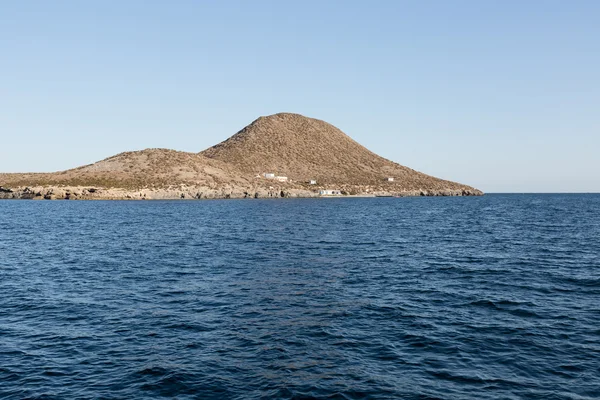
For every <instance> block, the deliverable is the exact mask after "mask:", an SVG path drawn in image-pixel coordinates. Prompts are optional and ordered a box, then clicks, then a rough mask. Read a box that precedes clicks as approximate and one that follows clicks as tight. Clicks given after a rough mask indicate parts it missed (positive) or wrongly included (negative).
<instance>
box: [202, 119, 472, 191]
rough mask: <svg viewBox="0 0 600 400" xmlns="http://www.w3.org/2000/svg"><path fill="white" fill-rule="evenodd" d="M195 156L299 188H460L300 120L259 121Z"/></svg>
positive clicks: (323, 124)
mask: <svg viewBox="0 0 600 400" xmlns="http://www.w3.org/2000/svg"><path fill="white" fill-rule="evenodd" d="M200 154H202V155H204V156H206V157H208V158H211V159H215V160H219V161H222V162H224V163H226V164H229V165H232V166H234V167H236V168H237V169H239V170H240V171H242V172H244V173H246V174H261V173H265V172H272V173H275V174H277V175H283V176H287V177H289V178H290V179H292V180H295V181H302V182H304V181H310V180H316V181H317V182H320V183H323V184H334V185H335V184H342V185H380V184H381V183H382V181H384V180H386V179H387V178H393V179H394V181H393V182H394V184H393V186H394V187H401V188H402V189H404V190H417V189H430V190H431V189H434V190H443V189H462V188H465V185H461V184H457V183H455V182H450V181H444V180H441V179H438V178H434V177H432V176H429V175H426V174H423V173H420V172H417V171H415V170H412V169H410V168H407V167H405V166H402V165H400V164H397V163H395V162H392V161H390V160H387V159H385V158H383V157H380V156H378V155H377V154H375V153H373V152H371V151H370V150H368V149H367V148H365V147H364V146H362V145H360V144H359V143H357V142H356V141H354V140H353V139H352V138H350V136H348V135H346V134H345V133H344V132H342V131H341V130H339V129H338V128H336V127H335V126H333V125H331V124H329V123H327V122H325V121H321V120H318V119H314V118H307V117H305V116H303V115H300V114H292V113H279V114H274V115H270V116H266V117H260V118H258V119H257V120H255V121H254V122H252V123H251V124H250V125H248V126H246V127H245V128H243V129H242V130H241V131H239V132H238V133H236V134H235V135H233V136H232V137H230V138H229V139H227V140H225V141H224V142H221V143H219V144H217V145H216V146H213V147H211V148H209V149H207V150H204V151H203V152H201V153H200ZM470 189H472V188H470Z"/></svg>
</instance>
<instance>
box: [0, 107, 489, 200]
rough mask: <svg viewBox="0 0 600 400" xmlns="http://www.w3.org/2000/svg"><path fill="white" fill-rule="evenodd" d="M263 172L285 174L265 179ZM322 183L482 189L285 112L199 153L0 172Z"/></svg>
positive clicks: (96, 193)
mask: <svg viewBox="0 0 600 400" xmlns="http://www.w3.org/2000/svg"><path fill="white" fill-rule="evenodd" d="M265 173H273V174H275V175H277V176H285V177H287V178H288V181H287V182H278V181H276V180H273V179H267V178H265V177H264V176H263V174H265ZM387 178H393V181H388V180H387ZM311 180H315V181H316V184H312V185H311V184H309V182H310V181H311ZM322 189H330V190H339V191H341V192H342V193H343V194H352V195H377V194H379V195H399V196H413V195H450V196H454V195H480V194H482V193H481V192H480V191H478V190H477V189H474V188H472V187H470V186H466V185H462V184H459V183H455V182H451V181H446V180H441V179H438V178H435V177H432V176H429V175H426V174H423V173H420V172H417V171H414V170H412V169H410V168H408V167H405V166H402V165H400V164H397V163H394V162H392V161H389V160H387V159H385V158H383V157H380V156H378V155H377V154H374V153H372V152H371V151H369V150H368V149H366V148H365V147H363V146H361V145H360V144H358V143H357V142H355V141H354V140H352V139H351V138H350V137H349V136H347V135H346V134H344V133H343V132H342V131H340V130H339V129H337V128H336V127H334V126H333V125H330V124H328V123H326V122H324V121H321V120H317V119H312V118H307V117H304V116H302V115H298V114H290V113H280V114H275V115H271V116H268V117H260V118H258V119H257V120H255V121H254V122H252V123H251V124H250V125H248V126H247V127H245V128H244V129H242V130H241V131H239V132H238V133H237V134H235V135H233V136H232V137H230V138H229V139H227V140H226V141H224V142H222V143H219V144H217V145H216V146H213V147H211V148H209V149H207V150H204V151H203V152H201V153H187V152H180V151H174V150H167V149H146V150H142V151H134V152H126V153H120V154H117V155H115V156H113V157H109V158H107V159H105V160H102V161H99V162H97V163H94V164H91V165H86V166H82V167H79V168H74V169H70V170H66V171H61V172H55V173H29V174H0V198H47V199H53V198H69V199H94V198H98V199H100V198H125V199H129V198H130V199H150V198H152V199H156V198H178V199H179V198H243V197H253V198H258V197H313V196H317V195H318V193H319V190H322Z"/></svg>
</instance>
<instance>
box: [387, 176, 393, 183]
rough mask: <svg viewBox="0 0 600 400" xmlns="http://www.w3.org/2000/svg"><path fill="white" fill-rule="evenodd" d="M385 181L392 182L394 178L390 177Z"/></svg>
mask: <svg viewBox="0 0 600 400" xmlns="http://www.w3.org/2000/svg"><path fill="white" fill-rule="evenodd" d="M386 180H387V181H388V182H394V178H392V177H388V178H386Z"/></svg>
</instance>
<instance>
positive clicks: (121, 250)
mask: <svg viewBox="0 0 600 400" xmlns="http://www.w3.org/2000/svg"><path fill="white" fill-rule="evenodd" d="M160 397H176V398H178V399H207V398H219V399H221V398H222V399H257V398H296V399H300V398H330V399H354V398H356V399H360V398H374V399H379V398H382V399H383V398H401V399H402V398H404V399H520V398H530V399H598V398H600V196H599V195H487V196H484V197H480V198H403V199H393V198H376V199H315V200H309V199H305V200H239V201H238V200H223V201H171V202H168V201H165V202H160V201H149V202H118V201H114V202H103V201H88V202H75V201H72V202H68V201H55V202H37V201H2V202H0V398H2V399H21V398H38V399H76V398H77V399H79V398H81V399H86V398H90V399H91V398H94V399H95V398H102V399H133V398H135V399H156V398H160Z"/></svg>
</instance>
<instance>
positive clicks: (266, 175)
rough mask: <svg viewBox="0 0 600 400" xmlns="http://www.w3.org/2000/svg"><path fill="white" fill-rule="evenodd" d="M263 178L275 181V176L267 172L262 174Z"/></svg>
mask: <svg viewBox="0 0 600 400" xmlns="http://www.w3.org/2000/svg"><path fill="white" fill-rule="evenodd" d="M263 176H264V177H265V178H267V179H275V174H272V173H269V172H265V173H264V174H263Z"/></svg>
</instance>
